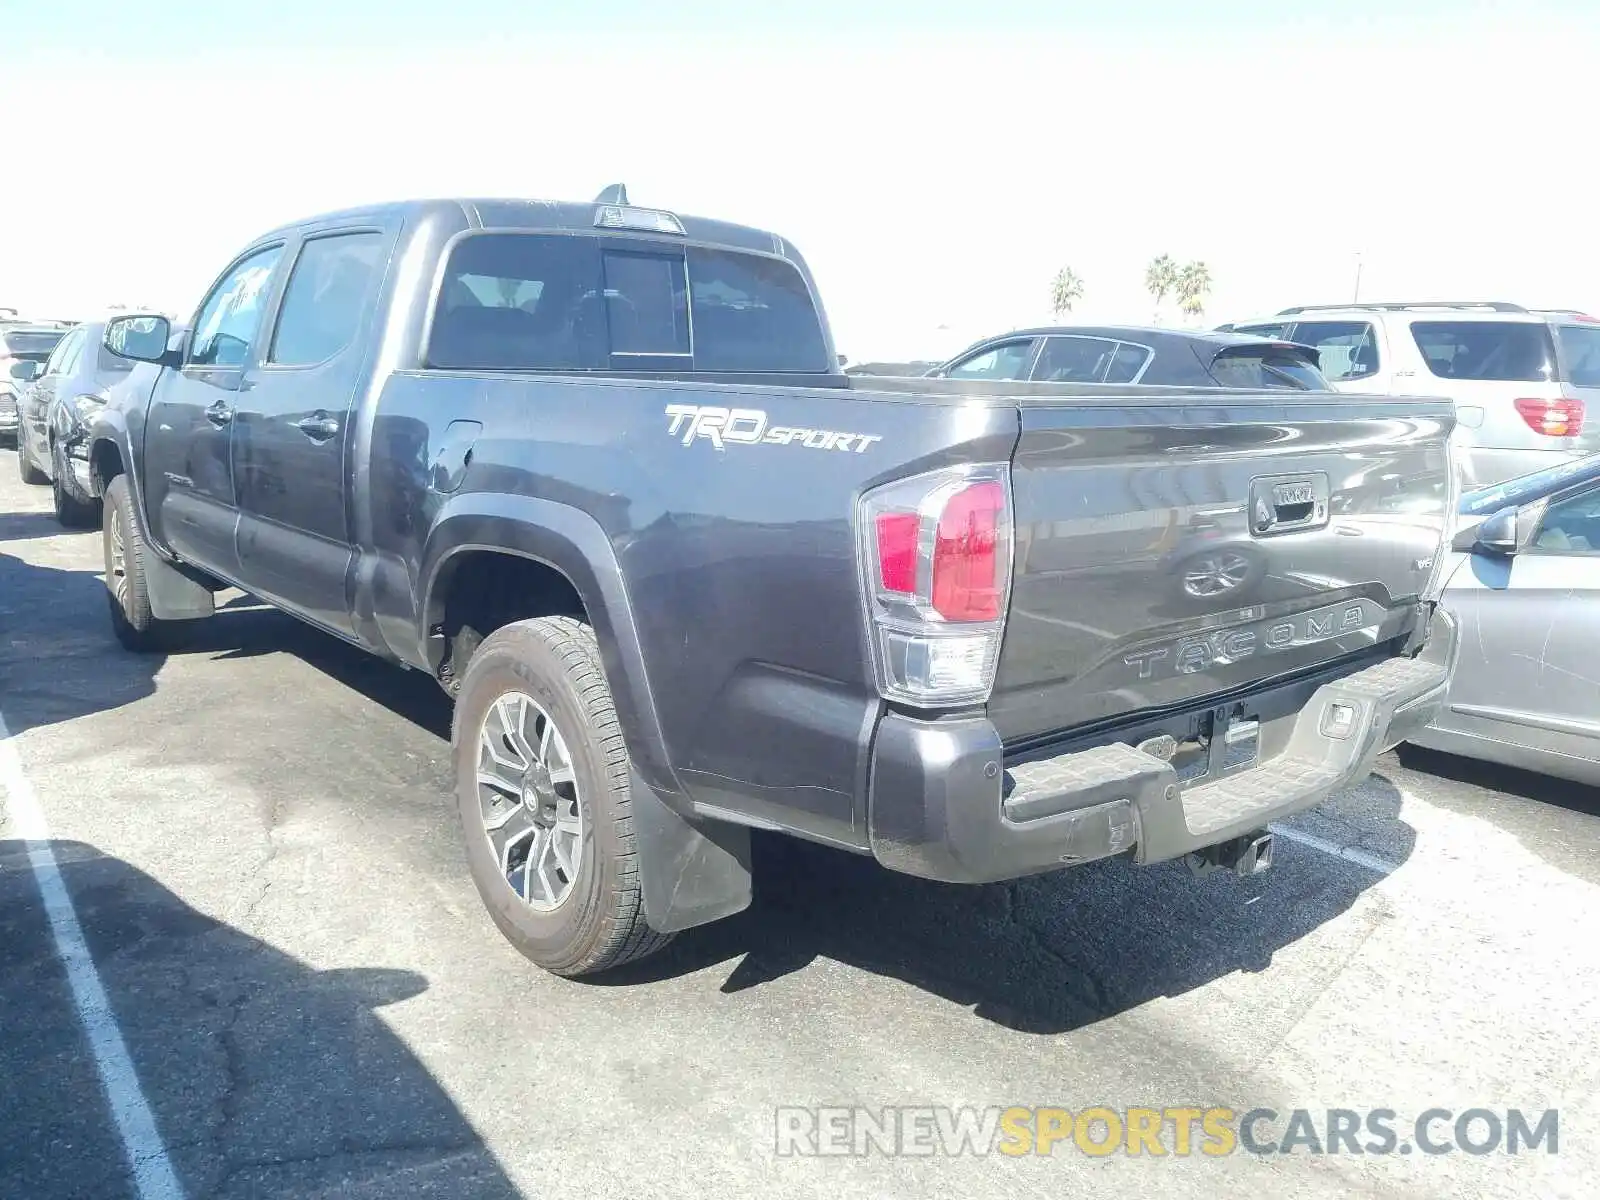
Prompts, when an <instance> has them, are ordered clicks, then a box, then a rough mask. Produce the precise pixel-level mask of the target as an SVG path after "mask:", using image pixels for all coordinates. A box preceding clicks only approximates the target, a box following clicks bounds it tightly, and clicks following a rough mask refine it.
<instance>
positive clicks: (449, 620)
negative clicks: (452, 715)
mask: <svg viewBox="0 0 1600 1200" xmlns="http://www.w3.org/2000/svg"><path fill="white" fill-rule="evenodd" d="M444 570H445V572H446V574H445V575H444V577H443V578H441V579H440V580H439V581H438V583H437V585H436V586H437V589H438V594H439V595H441V596H442V597H443V600H442V603H441V605H440V606H439V607H438V608H435V610H434V611H435V612H436V613H438V614H439V615H438V617H436V619H435V621H434V623H433V624H432V628H431V631H430V632H431V633H432V634H433V637H435V638H440V639H442V641H443V646H442V649H443V655H442V658H441V660H440V662H439V666H438V675H439V682H440V683H442V684H443V685H444V687H445V690H446V691H448V692H449V693H450V694H451V695H454V694H455V692H456V690H457V689H458V688H459V687H460V685H461V678H462V676H463V675H465V674H466V670H467V664H468V663H470V662H471V661H472V655H473V653H474V652H475V651H476V650H477V648H478V643H480V642H481V641H483V639H484V638H486V637H488V636H489V635H490V634H491V633H493V632H494V631H495V630H496V629H499V628H500V627H501V626H503V625H509V624H511V622H513V621H523V620H527V619H529V618H531V617H573V618H575V619H577V620H580V621H583V622H584V623H586V624H587V623H588V621H589V613H588V610H587V609H586V608H585V607H584V604H583V598H582V597H581V596H579V595H578V589H577V588H575V587H573V585H572V581H571V580H570V579H568V578H567V577H566V576H565V575H563V574H562V573H561V572H560V571H558V570H556V569H555V568H554V567H552V566H549V565H548V564H546V563H542V562H539V561H538V560H536V559H531V558H523V557H521V556H520V555H516V554H503V553H500V552H498V551H494V550H468V551H464V552H462V553H461V554H458V555H456V556H454V557H453V558H451V559H450V560H449V562H448V563H446V564H445V568H444ZM441 610H442V611H441Z"/></svg>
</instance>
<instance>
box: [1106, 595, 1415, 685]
mask: <svg viewBox="0 0 1600 1200" xmlns="http://www.w3.org/2000/svg"><path fill="white" fill-rule="evenodd" d="M1382 621H1383V609H1381V608H1379V607H1378V606H1377V605H1376V604H1373V603H1372V602H1370V601H1367V600H1347V601H1345V602H1344V603H1343V604H1332V605H1329V606H1328V607H1327V608H1318V609H1313V610H1312V611H1311V612H1303V613H1296V614H1295V615H1294V616H1292V617H1283V618H1282V619H1280V620H1276V621H1258V622H1256V623H1255V624H1253V625H1247V626H1245V627H1244V628H1242V629H1240V628H1235V629H1219V630H1216V631H1215V632H1212V633H1204V634H1195V635H1192V636H1190V637H1184V638H1179V639H1178V640H1177V641H1175V642H1171V643H1169V644H1168V645H1165V646H1152V647H1150V648H1149V649H1145V650H1136V651H1134V652H1133V653H1132V654H1125V655H1123V657H1122V661H1123V662H1125V663H1126V664H1127V665H1128V666H1130V667H1132V668H1134V670H1135V671H1137V672H1138V675H1139V678H1140V679H1153V678H1155V675H1156V672H1157V671H1158V670H1159V671H1160V672H1161V673H1162V674H1169V673H1170V674H1177V675H1193V674H1195V673H1196V672H1198V671H1204V670H1206V669H1208V668H1210V667H1214V666H1216V667H1222V666H1227V665H1228V664H1229V663H1236V662H1238V661H1239V660H1240V659H1242V658H1249V657H1250V656H1251V655H1252V654H1258V653H1272V652H1274V651H1278V650H1293V649H1295V648H1296V647H1299V646H1309V645H1311V644H1312V643H1314V642H1325V641H1328V640H1330V639H1331V638H1336V637H1344V636H1345V635H1346V634H1352V633H1365V632H1369V631H1373V630H1376V629H1377V627H1378V625H1379V624H1380V623H1381V622H1382Z"/></svg>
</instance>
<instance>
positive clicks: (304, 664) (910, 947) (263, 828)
mask: <svg viewBox="0 0 1600 1200" xmlns="http://www.w3.org/2000/svg"><path fill="white" fill-rule="evenodd" d="M48 499H49V494H48V492H47V491H45V490H43V489H33V488H25V487H23V486H22V485H20V484H19V483H17V482H16V470H15V463H14V461H13V460H12V455H11V453H10V452H9V451H0V712H3V713H4V715H5V719H6V721H7V723H8V724H9V726H10V728H11V729H12V731H13V733H14V735H15V740H14V745H15V747H16V750H17V752H18V754H19V756H20V758H21V760H22V763H23V765H24V768H25V770H26V771H27V774H28V776H29V778H30V779H31V780H32V783H33V787H34V790H35V791H36V793H37V795H38V798H39V802H40V804H41V805H42V807H43V809H44V811H45V814H46V816H47V818H48V821H49V823H50V826H51V830H52V834H53V838H54V849H55V853H56V855H57V858H58V860H59V862H60V869H61V873H62V877H63V879H64V880H65V883H66V885H67V888H68V890H69V892H70V893H71V895H72V898H73V901H74V904H75V906H76V908H77V910H78V915H79V917H80V920H81V922H82V924H83V929H84V934H85V937H86V939H87V941H88V944H89V948H90V950H91V952H92V953H93V956H94V959H95V962H96V965H97V967H98V969H99V971H100V974H101V978H102V980H103V982H104V984H105V988H106V992H107V995H108V996H109V999H110V1002H111V1005H112V1008H113V1010H114V1012H115V1015H116V1019H117V1022H118V1025H119V1026H120V1028H121V1031H122V1034H123V1037H124V1039H125V1041H126V1043H127V1046H128V1051H129V1054H130V1056H131V1058H132V1061H133V1063H134V1066H135V1068H136V1070H137V1072H138V1075H139V1082H140V1084H141V1086H142V1088H143V1091H144V1094H145V1096H146V1097H147V1099H148V1101H149V1104H150V1107H151V1109H152V1111H153V1113H154V1115H155V1118H156V1122H157V1125H158V1127H159V1130H160V1132H161V1135H162V1137H163V1138H164V1139H165V1142H166V1146H167V1149H168V1152H169V1155H170V1157H171V1159H172V1162H173V1165H174V1167H175V1169H176V1171H177V1174H178V1176H179V1178H180V1180H181V1181H182V1185H183V1187H184V1190H185V1192H186V1194H187V1195H188V1196H189V1197H191V1198H193V1200H199V1198H201V1197H217V1198H234V1197H240V1198H242V1197H275V1196H282V1197H290V1196H293V1197H315V1196H334V1195H337V1196H340V1197H345V1196H354V1197H373V1198H378V1197H407V1198H410V1197H428V1196H440V1197H456V1196H465V1197H511V1196H527V1197H542V1196H546V1195H555V1194H564V1195H574V1196H614V1195H622V1194H627V1195H631V1196H638V1197H656V1196H661V1197H675V1196H680V1195H683V1194H687V1193H688V1192H690V1191H691V1190H692V1191H693V1192H694V1194H697V1195H704V1196H721V1195H727V1196H730V1197H747V1196H755V1195H761V1196H765V1195H774V1196H795V1197H801V1196H828V1197H830V1198H837V1197H854V1196H862V1197H884V1196H898V1195H905V1196H918V1197H929V1198H933V1197H963V1198H967V1197H974V1196H1006V1197H1026V1196H1040V1197H1044V1196H1050V1197H1058V1196H1063V1195H1072V1194H1078V1193H1080V1192H1083V1191H1085V1190H1088V1189H1090V1188H1093V1189H1095V1190H1096V1191H1097V1192H1099V1193H1104V1194H1109V1195H1114V1196H1115V1195H1126V1196H1130V1197H1132V1196H1139V1197H1143V1196H1146V1195H1148V1194H1150V1192H1151V1191H1153V1190H1159V1192H1160V1193H1161V1194H1163V1195H1177V1196H1185V1195H1194V1196H1200V1195H1205V1196H1213V1195H1217V1194H1240V1193H1246V1192H1248V1193H1250V1194H1257V1193H1259V1194H1267V1195H1281V1196H1295V1197H1324V1196H1327V1197H1332V1196H1345V1195H1350V1194H1360V1195H1369V1196H1396V1197H1399V1196H1406V1197H1412V1196H1431V1195H1439V1196H1457V1197H1488V1196H1507V1197H1510V1196H1519V1197H1520V1196H1527V1195H1540V1196H1551V1197H1559V1196H1572V1197H1577V1196H1582V1195H1591V1194H1593V1184H1592V1179H1593V1174H1594V1172H1595V1170H1596V1169H1597V1168H1600V1153H1597V1150H1596V1144H1597V1133H1600V1100H1597V1099H1596V1097H1597V1095H1600V1020H1597V1019H1596V1018H1597V1016H1600V1007H1597V1006H1600V951H1597V950H1596V949H1595V940H1594V938H1593V937H1592V936H1591V931H1592V930H1593V929H1594V928H1595V927H1596V924H1597V922H1600V803H1597V802H1596V799H1595V795H1594V793H1593V792H1591V791H1587V790H1585V789H1581V788H1575V787H1569V786H1566V785H1561V784H1556V783H1552V782H1550V781H1544V780H1538V779H1535V778H1533V777H1530V776H1525V775H1518V774H1516V773H1512V772H1503V771H1493V770H1491V769H1490V768H1483V767H1479V766H1476V765H1474V764H1470V763H1465V762H1463V761H1461V760H1453V759H1444V758H1440V757H1437V756H1421V755H1419V756H1416V758H1415V759H1414V760H1413V759H1411V758H1410V757H1409V756H1408V762H1407V765H1401V763H1400V762H1399V761H1397V760H1396V759H1395V758H1394V757H1393V756H1388V757H1386V759H1385V760H1384V762H1383V764H1382V767H1381V772H1380V775H1379V776H1378V777H1376V778H1374V779H1373V780H1372V781H1370V782H1369V783H1367V784H1365V785H1364V786H1362V787H1361V788H1358V789H1355V790H1353V791H1351V792H1349V793H1347V794H1345V795H1343V796H1340V797H1338V798H1336V799H1335V800H1334V801H1332V802H1331V803H1329V804H1328V805H1325V806H1324V807H1323V808H1322V809H1320V810H1318V811H1316V812H1314V813H1309V814H1306V815H1305V816H1304V817H1302V818H1299V819H1298V820H1297V821H1296V822H1294V825H1295V827H1296V828H1297V829H1299V830H1301V831H1302V832H1304V833H1306V834H1308V835H1310V836H1312V837H1314V838H1315V839H1318V840H1319V841H1320V842H1322V843H1325V844H1327V845H1331V846H1334V847H1340V848H1346V849H1356V850H1361V851H1363V852H1364V854H1365V855H1370V856H1371V857H1372V859H1373V860H1383V861H1387V862H1391V863H1396V864H1398V867H1397V869H1396V870H1395V871H1394V872H1393V873H1391V874H1388V875H1384V874H1382V873H1380V872H1378V871H1376V870H1374V869H1371V868H1369V867H1368V866H1363V865H1361V864H1360V863H1358V862H1353V861H1350V860H1349V859H1347V858H1340V857H1337V856H1335V855H1332V854H1328V853H1323V852H1321V851H1319V850H1317V849H1314V848H1311V847H1309V846H1306V845H1302V844H1297V843H1292V842H1286V843H1283V844H1281V845H1280V846H1279V847H1278V860H1279V861H1278V865H1277V866H1276V867H1275V868H1274V870H1273V871H1272V872H1270V873H1269V874H1267V875H1266V876H1263V877H1261V878H1259V879H1256V880H1251V881H1239V880H1235V879H1233V878H1231V877H1225V876H1211V877H1207V878H1203V879H1192V878H1190V877H1189V875H1188V873H1187V872H1186V871H1184V870H1183V869H1182V868H1180V867H1162V868H1153V869H1144V870H1141V869H1137V868H1133V867H1130V866H1127V865H1125V864H1122V863H1101V864H1095V865H1091V866H1089V867H1085V868H1081V869H1078V870H1076V871H1071V872H1065V873H1062V874H1060V875H1057V876H1052V877H1042V878H1033V879H1028V880H1024V881H1021V882H1018V883H1015V884H1010V885H1005V886H998V885H997V886H991V887H984V888H972V889H963V888H955V887H947V886H942V885H937V884H932V883H925V882H922V881H918V880H912V879H906V878H900V877H896V876H892V875H889V874H888V873H886V872H883V871H881V870H880V869H878V868H877V867H876V866H875V865H874V864H872V863H871V862H867V861H864V860H860V859H855V858H850V857H847V856H843V855H840V854H836V853H833V852H831V851H826V850H822V849H818V848H813V847H808V846H802V845H798V844H791V843H780V842H774V841H763V842H761V843H760V844H759V845H758V847H757V851H758V859H757V867H758V871H759V875H758V888H759V897H758V901H757V904H756V905H755V907H754V908H753V909H752V910H751V911H749V912H747V913H744V914H741V915H740V916H738V917H735V918H733V919H731V920H729V921H726V922H723V923H721V924H719V925H716V926H712V927H708V928H706V929H702V930H699V931H696V932H694V933H691V934H689V935H686V936H684V937H682V938H680V939H679V940H678V941H677V942H676V943H674V945H673V947H672V948H671V949H670V950H669V951H668V952H667V953H666V954H665V955H663V956H662V957H661V958H659V959H655V960H650V961H648V962H646V963H643V964H637V965H635V966H633V967H630V968H628V969H626V970H625V971H623V972H621V973H619V974H618V975H617V976H615V977H613V978H609V979H606V980H604V981H603V982H568V981H563V980H559V979H555V978H553V977H550V976H548V975H544V974H542V973H541V972H539V971H538V970H536V969H535V968H533V967H532V966H530V965H529V964H527V963H526V962H524V961H523V960H522V959H521V958H519V957H518V956H517V955H516V954H515V952H513V951H512V950H511V949H510V948H509V947H508V946H506V945H505V944H504V943H503V942H502V941H501V939H500V938H499V936H498V935H497V934H496V932H495V931H494V928H493V926H492V925H491V924H490V922H489V921H488V919H487V917H485V916H484V914H483V913H482V911H481V909H480V906H479V904H478V900H477V897H476V894H475V893H474V891H473V889H472V887H471V884H470V883H469V882H468V880H467V876H466V871H465V866H464V863H463V860H462V855H461V850H460V847H459V835H458V831H457V828H456V826H455V822H454V818H453V816H452V814H451V812H450V811H449V809H448V807H447V805H446V802H445V801H446V793H447V789H448V788H449V786H450V770H449V762H448V747H447V743H446V740H445V739H446V737H447V733H448V718H449V708H448V705H447V703H446V702H445V699H444V697H443V695H442V693H441V692H440V691H439V689H438V688H437V686H436V685H435V684H433V683H432V682H431V681H430V680H427V679H423V678H420V677H418V676H415V675H408V674H406V673H404V672H402V671H399V670H397V669H395V668H392V667H389V666H386V665H385V664H382V663H379V662H377V661H375V660H371V659H367V658H365V657H364V656H362V655H361V654H360V653H358V652H356V651H354V650H351V649H349V648H347V647H345V646H343V645H342V644H340V643H338V642H336V641H334V640H332V639H330V638H327V637H324V636H323V635H321V634H318V633H316V632H314V631H311V630H309V629H306V628H304V627H302V626H300V625H299V624H297V623H296V622H294V621H292V620H291V619H289V618H287V617H284V616H282V615H281V614H276V613H273V612H270V611H266V610H263V609H261V608H260V607H259V606H256V605H254V604H252V603H251V602H249V601H248V600H247V599H245V598H239V599H238V600H237V601H236V602H234V603H233V604H232V605H231V606H230V607H229V608H228V609H227V610H226V611H225V612H224V613H223V614H222V615H220V616H219V617H217V618H216V619H214V620H213V621H211V622H208V623H204V624H202V625H199V626H196V627H195V628H194V629H193V630H192V631H191V632H192V636H191V637H189V638H187V639H186V640H185V642H184V644H183V646H182V647H181V648H180V649H179V650H177V651H175V652H173V653H170V654H168V655H164V656H163V655H158V656H155V657H152V658H138V657H134V656H131V655H128V654H125V653H123V652H122V651H120V650H119V649H118V648H117V647H116V646H115V644H114V642H113V641H112V638H111V634H110V630H109V627H108V624H107V621H106V616H105V612H104V605H105V599H104V590H103V585H102V584H101V582H100V580H99V577H98V571H99V562H100V547H99V539H98V535H96V534H81V533H80V534H74V533H65V532H63V531H61V530H60V529H59V528H58V527H57V526H56V524H55V521H54V518H53V517H52V516H51V515H50V514H49V512H48ZM0 796H3V789H0ZM8 822H9V817H8V816H7V814H6V812H5V811H4V810H3V809H0V1196H6V1197H10V1196H19V1197H22V1196H25V1197H28V1198H29V1200H64V1198H68V1197H74V1198H75V1197H93V1198H95V1200H101V1198H106V1200H116V1198H120V1197H124V1196H132V1195H134V1194H135V1193H134V1192H133V1190H132V1185H131V1182H130V1176H129V1173H128V1169H127V1166H126V1164H125V1163H124V1161H123V1152H122V1149H121V1145H120V1143H119V1141H118V1138H117V1133H116V1128H115V1126H114V1124H113V1122H112V1119H111V1115H110V1113H109V1111H108V1108H107V1104H106V1100H105V1096H104V1094H103V1092H102V1089H101V1087H100V1084H99V1082H98V1080H97V1077H96V1074H95V1066H94V1062H93V1059H92V1057H91V1056H90V1053H89V1048H88V1044H87V1041H86V1039H85V1036H84V1033H83V1030H82V1029H81V1027H80V1025H79V1022H78V1019H77V1015H76V1013H75V1011H74V1008H73V1005H72V1001H71V996H70V993H69V991H68V988H67V984H66V980H65V975H64V970H63V967H62V964H61V962H60V961H59V959H58V958H57V956H56V952H55V949H54V946H53V944H52V942H51V938H50V932H49V927H48V924H47V923H46V920H45V917H44V913H43V911H42V909H41V906H40V902H39V897H38V893H37V891H36V890H35V885H34V882H33V879H32V876H31V874H30V873H29V871H28V868H27V862H26V857H25V855H24V853H23V848H22V844H21V843H20V842H19V841H18V840H17V839H16V836H15V833H14V832H12V831H10V828H9V824H8ZM918 1103H926V1104H972V1105H982V1104H998V1105H1011V1104H1024V1105H1061V1106H1063V1107H1067V1108H1070V1109H1074V1110H1077V1109H1082V1108H1086V1107H1089V1106H1091V1105H1108V1106H1110V1107H1113V1108H1126V1107H1130V1106H1137V1105H1154V1106H1175V1105H1183V1104H1198V1105H1208V1104H1225V1105H1229V1106H1231V1107H1235V1108H1237V1109H1240V1110H1243V1109H1246V1108H1250V1107H1255V1106H1264V1107H1272V1108H1277V1109H1279V1110H1287V1109H1291V1108H1294V1107H1297V1106H1298V1107H1310V1108H1320V1107H1325V1106H1340V1107H1349V1108H1365V1107H1388V1108H1393V1109H1396V1110H1398V1111H1400V1112H1401V1113H1402V1114H1406V1113H1415V1112H1417V1111H1420V1110H1421V1109H1423V1108H1425V1107H1428V1106H1430V1105H1434V1104H1437V1105H1440V1106H1446V1107H1451V1108H1453V1109H1456V1110H1458V1111H1459V1110H1461V1109H1465V1108H1468V1107H1474V1106H1483V1107H1491V1108H1493V1107H1500V1108H1504V1107H1511V1106H1520V1107H1522V1108H1525V1109H1541V1110H1542V1109H1543V1108H1546V1107H1551V1106H1554V1107H1559V1108H1560V1109H1561V1143H1560V1153H1559V1154H1558V1155H1554V1156H1550V1155H1545V1154H1536V1155H1523V1156H1520V1157H1517V1158H1509V1157H1505V1156H1488V1157H1473V1156H1468V1155H1465V1154H1460V1153H1457V1154H1453V1155H1447V1156H1442V1157H1424V1156H1411V1157H1400V1156H1387V1157H1376V1156H1371V1155H1367V1156H1360V1157H1353V1156H1349V1155H1342V1156H1328V1157H1323V1158H1315V1159H1313V1158H1310V1157H1306V1156H1304V1155H1297V1156H1292V1157H1283V1156H1271V1157H1264V1158H1263V1157H1256V1156H1252V1155H1248V1154H1238V1155H1234V1156H1232V1157H1229V1158H1226V1159H1220V1160H1211V1159H1204V1160H1202V1159H1199V1158H1196V1159H1190V1160H1184V1161H1178V1160H1173V1159H1167V1160H1154V1159H1149V1158H1125V1157H1120V1156H1119V1157H1115V1158H1110V1159H1091V1158H1088V1157H1085V1156H1083V1155H1081V1154H1079V1153H1077V1152H1076V1151H1075V1150H1070V1149H1066V1150H1062V1151H1058V1153H1057V1155H1056V1156H1055V1157H1054V1158H1053V1159H1038V1158H1028V1159H1023V1160H1010V1159H1004V1160H1002V1159H1000V1158H998V1157H996V1158H988V1159H977V1158H971V1157H967V1158H948V1159H946V1158H936V1159H918V1158H900V1159H896V1160H889V1159H885V1158H879V1157H863V1158H853V1157H852V1158H842V1159H825V1160H824V1159H805V1158H779V1157H776V1156H775V1155H774V1153H773V1114H772V1110H773V1108H774V1106H777V1105H804V1104H860V1105H865V1106H869V1107H877V1106H881V1105H888V1104H918Z"/></svg>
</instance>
